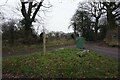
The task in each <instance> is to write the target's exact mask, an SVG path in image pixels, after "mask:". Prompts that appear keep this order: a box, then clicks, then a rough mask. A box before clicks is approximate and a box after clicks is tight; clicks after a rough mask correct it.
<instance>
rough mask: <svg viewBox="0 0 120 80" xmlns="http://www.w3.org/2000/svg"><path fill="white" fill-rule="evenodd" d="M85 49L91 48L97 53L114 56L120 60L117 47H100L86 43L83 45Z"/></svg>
mask: <svg viewBox="0 0 120 80" xmlns="http://www.w3.org/2000/svg"><path fill="white" fill-rule="evenodd" d="M85 48H86V49H89V50H93V51H95V52H97V53H99V54H102V55H105V56H109V57H112V58H116V59H119V60H120V55H119V49H118V48H111V47H103V46H102V47H101V46H98V45H97V44H87V45H86V46H85Z"/></svg>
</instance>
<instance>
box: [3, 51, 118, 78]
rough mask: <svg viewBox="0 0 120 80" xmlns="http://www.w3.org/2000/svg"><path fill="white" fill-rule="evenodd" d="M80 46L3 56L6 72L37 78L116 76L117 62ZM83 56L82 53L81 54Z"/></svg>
mask: <svg viewBox="0 0 120 80" xmlns="http://www.w3.org/2000/svg"><path fill="white" fill-rule="evenodd" d="M81 52H82V50H81V49H61V50H58V51H52V52H48V53H46V54H42V53H34V54H31V55H28V56H19V57H8V58H3V60H2V62H3V64H2V70H3V74H9V75H10V74H12V75H13V76H17V75H18V77H20V76H22V77H36V78H41V77H42V78H49V77H50V78H71V77H72V78H107V77H109V78H116V77H117V76H118V61H117V60H115V59H111V58H107V57H105V56H101V55H98V54H96V53H95V52H93V51H90V52H89V53H85V54H83V55H81V54H82V53H81ZM80 55H81V56H80Z"/></svg>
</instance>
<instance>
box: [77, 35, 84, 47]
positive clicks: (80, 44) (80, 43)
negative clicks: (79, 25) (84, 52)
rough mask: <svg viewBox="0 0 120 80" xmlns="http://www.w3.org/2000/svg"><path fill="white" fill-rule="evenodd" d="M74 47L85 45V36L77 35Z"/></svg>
mask: <svg viewBox="0 0 120 80" xmlns="http://www.w3.org/2000/svg"><path fill="white" fill-rule="evenodd" d="M76 47H77V48H81V49H83V48H84V47H85V38H84V37H77V38H76Z"/></svg>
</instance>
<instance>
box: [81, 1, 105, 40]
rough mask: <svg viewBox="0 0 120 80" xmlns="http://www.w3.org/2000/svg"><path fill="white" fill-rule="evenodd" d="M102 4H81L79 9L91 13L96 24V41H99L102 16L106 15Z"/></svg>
mask: <svg viewBox="0 0 120 80" xmlns="http://www.w3.org/2000/svg"><path fill="white" fill-rule="evenodd" d="M103 7H104V6H103V4H102V2H88V3H82V4H81V3H80V5H79V9H80V10H84V11H87V12H89V14H90V15H91V17H92V18H93V20H94V21H93V22H94V30H95V39H97V35H98V30H99V28H100V27H99V25H98V24H99V19H100V18H101V16H102V14H104V13H105V11H104V10H103Z"/></svg>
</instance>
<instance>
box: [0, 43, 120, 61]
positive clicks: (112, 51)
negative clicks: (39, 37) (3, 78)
mask: <svg viewBox="0 0 120 80" xmlns="http://www.w3.org/2000/svg"><path fill="white" fill-rule="evenodd" d="M60 48H75V45H70V46H60V47H56V48H49V49H48V51H53V50H56V49H60ZM85 48H86V49H89V50H93V51H96V52H97V53H99V54H102V55H106V56H109V57H113V58H116V59H118V58H119V60H120V55H118V48H110V47H109V48H108V47H100V46H98V45H97V44H95V43H87V45H86V46H85ZM34 52H42V50H36V51H34ZM31 53H33V52H30V51H28V52H24V51H22V52H15V53H3V55H2V56H3V57H8V56H18V55H28V54H31Z"/></svg>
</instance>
